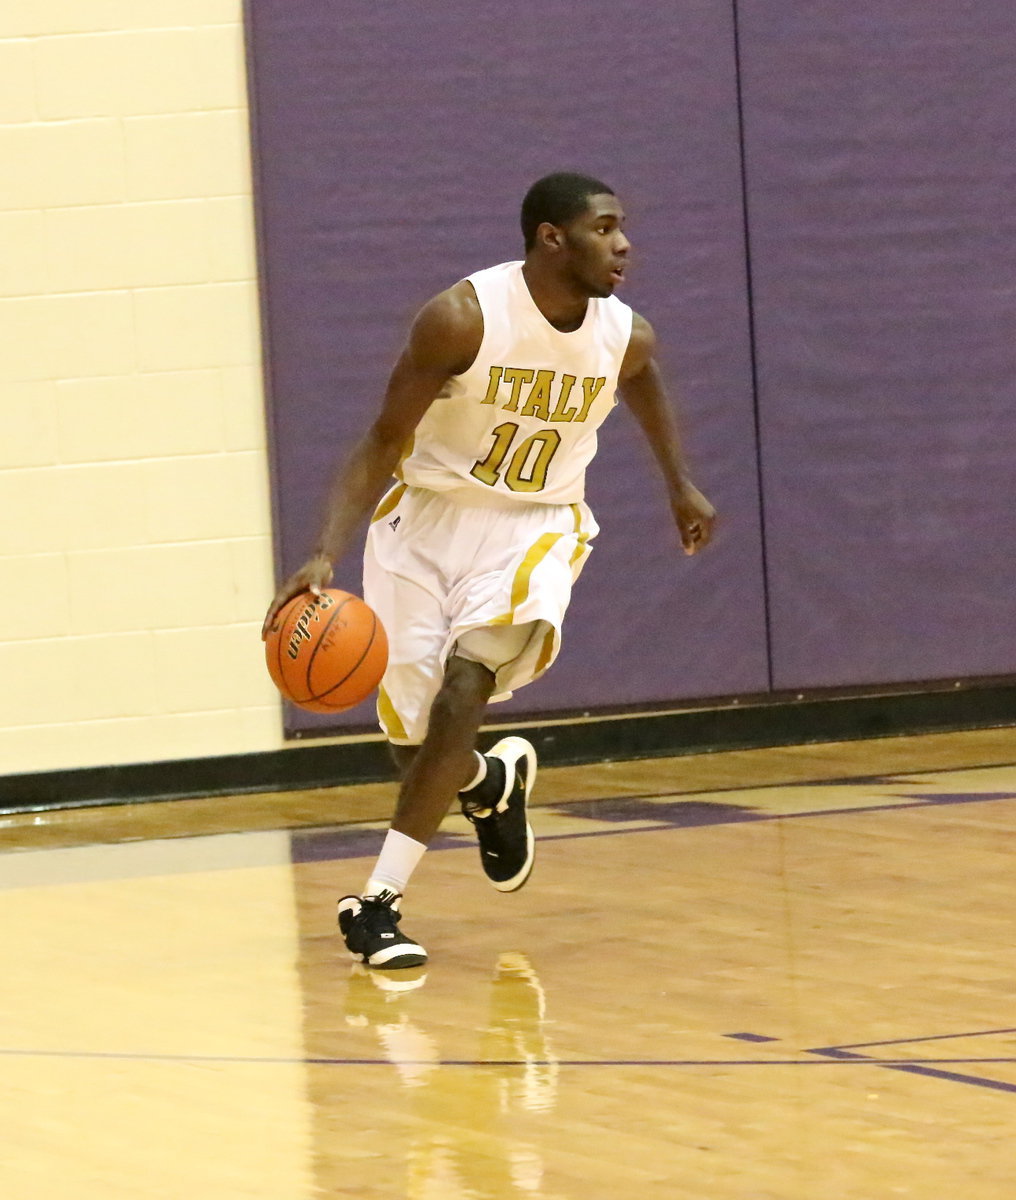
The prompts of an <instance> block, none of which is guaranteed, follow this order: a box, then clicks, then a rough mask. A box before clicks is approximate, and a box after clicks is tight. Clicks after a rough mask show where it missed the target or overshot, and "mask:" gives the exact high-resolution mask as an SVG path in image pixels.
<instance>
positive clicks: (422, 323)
mask: <svg viewBox="0 0 1016 1200" xmlns="http://www.w3.org/2000/svg"><path fill="white" fill-rule="evenodd" d="M482 338H483V317H482V315H481V313H480V306H479V303H478V302H477V300H476V293H475V292H474V291H473V289H472V287H471V286H470V285H469V284H468V283H458V284H456V285H455V286H454V287H452V288H449V289H448V291H446V292H441V293H440V295H438V296H435V297H434V298H433V299H432V300H430V301H428V303H427V304H425V305H424V306H423V308H422V309H421V310H420V312H419V314H418V315H417V317H416V320H415V321H414V322H413V325H412V328H411V329H410V332H409V338H408V340H407V342H406V345H405V348H404V349H403V351H402V353H401V354H400V355H399V358H398V360H397V362H396V363H395V366H394V368H393V369H392V373H391V376H390V378H389V380H388V386H387V388H386V390H385V395H384V400H383V401H382V404H381V408H380V410H379V412H378V414H377V416H376V417H375V419H374V421H373V423H372V424H371V426H370V428H369V429H368V430H367V432H366V433H365V434H364V435H363V437H362V438H360V440H359V441H358V442H357V443H356V445H355V446H354V447H353V449H352V451H351V452H350V454H349V456H348V458H347V459H346V460H345V462H344V463H343V464H342V465H341V466H340V467H339V469H338V470H337V471H336V473H335V476H334V478H333V480H332V484H331V489H330V491H329V495H328V503H327V508H326V512H325V519H324V522H323V524H322V527H321V532H320V535H319V537H318V540H317V543H316V545H315V550H314V554H313V556H312V557H311V558H310V559H308V561H307V562H305V563H304V565H303V566H302V567H301V568H300V569H299V570H298V571H296V572H295V573H294V574H293V575H291V576H290V577H289V578H288V579H287V580H286V581H285V583H283V584H282V586H281V587H280V588H279V590H278V592H276V594H275V598H274V600H273V601H272V603H271V605H270V606H269V609H268V613H267V615H266V617H265V621H264V625H263V627H262V637H263V636H264V635H265V634H266V633H267V631H268V629H269V628H270V626H271V624H272V622H273V621H274V619H275V615H276V613H277V612H278V611H279V609H280V608H282V606H283V605H284V604H285V603H286V601H287V600H289V599H290V598H291V597H293V596H295V595H297V594H298V593H300V592H304V591H308V590H310V591H313V592H316V591H319V590H320V589H321V588H323V587H325V586H327V584H328V583H329V581H330V580H331V577H332V565H333V564H334V563H336V562H337V561H338V560H339V559H340V558H341V557H342V555H343V553H344V552H345V550H346V548H347V546H348V545H349V541H350V539H351V538H352V536H353V534H354V533H355V532H356V529H357V527H358V526H359V524H360V522H361V521H362V520H363V519H364V517H366V516H367V514H368V513H369V512H371V511H372V510H373V508H374V507H375V505H376V504H377V502H378V499H379V498H380V496H381V493H382V492H383V491H384V488H385V486H386V485H387V483H388V481H389V480H390V479H391V477H392V474H393V472H394V471H395V468H396V466H397V465H398V462H399V459H400V457H401V455H402V452H403V450H404V449H405V447H406V444H407V442H408V441H409V439H410V437H411V436H412V434H413V431H414V430H415V429H416V427H417V425H418V424H419V423H420V421H421V419H422V418H423V415H424V413H426V411H427V409H428V408H430V406H431V404H432V403H433V402H434V400H435V399H436V398H437V396H438V394H439V393H440V392H441V389H442V388H443V387H444V385H445V383H446V382H447V381H448V379H449V377H450V376H452V375H460V374H461V373H462V372H463V371H465V370H467V369H468V368H469V366H470V365H471V364H472V362H473V359H475V357H476V355H477V353H478V351H479V349H480V342H481V340H482Z"/></svg>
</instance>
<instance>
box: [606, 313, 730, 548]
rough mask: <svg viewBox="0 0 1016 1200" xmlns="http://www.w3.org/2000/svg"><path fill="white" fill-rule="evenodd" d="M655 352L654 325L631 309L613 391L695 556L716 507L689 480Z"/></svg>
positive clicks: (706, 541)
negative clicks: (637, 430)
mask: <svg viewBox="0 0 1016 1200" xmlns="http://www.w3.org/2000/svg"><path fill="white" fill-rule="evenodd" d="M655 350H656V335H655V333H654V332H653V327H652V326H651V325H650V324H649V322H648V321H647V320H646V319H645V318H644V317H640V316H639V315H638V313H636V314H635V316H634V320H633V322H632V331H631V339H630V341H629V342H628V350H627V352H626V353H625V356H624V361H623V362H622V363H621V371H620V375H619V377H618V391H619V392H620V394H621V399H622V400H623V401H624V402H625V404H627V405H628V407H629V408H630V409H631V411H632V413H633V414H634V416H635V419H636V420H637V421H638V423H639V425H640V427H641V429H642V432H643V433H644V434H645V436H646V439H647V440H648V442H649V445H650V447H651V448H652V451H653V455H654V457H655V458H656V461H657V463H658V464H659V467H660V470H661V471H662V473H663V479H664V482H665V483H666V486H667V495H668V496H669V498H670V508H671V511H672V512H673V514H674V520H675V521H676V522H677V527H678V530H679V531H680V534H681V545H682V546H683V547H684V552H685V554H695V553H696V552H697V551H699V550H701V549H702V547H703V546H707V545H708V544H709V541H710V539H711V537H712V534H713V523H714V521H715V520H716V510H715V509H714V508H713V506H712V505H711V504H710V503H709V501H708V500H707V499H706V498H705V496H703V495H702V493H701V492H700V491H699V490H698V488H697V487H696V486H695V485H694V484H693V483H692V481H691V478H690V475H689V472H688V465H687V463H686V461H685V457H684V450H683V448H682V445H681V435H680V433H679V431H678V428H677V420H676V418H675V416H674V410H673V407H672V406H671V403H670V401H669V400H668V398H667V393H666V391H665V389H664V386H663V378H662V376H661V374H660V368H659V366H658V364H657V362H656V359H655V357H654V353H655Z"/></svg>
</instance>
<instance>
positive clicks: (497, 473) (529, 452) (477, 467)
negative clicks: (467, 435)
mask: <svg viewBox="0 0 1016 1200" xmlns="http://www.w3.org/2000/svg"><path fill="white" fill-rule="evenodd" d="M518 431H519V427H518V425H515V424H513V423H512V422H511V421H506V422H505V423H504V424H503V425H498V427H497V428H496V429H495V430H494V431H493V432H494V445H493V446H491V448H490V453H489V454H488V455H487V457H486V458H485V459H483V461H482V462H477V463H474V464H473V467H472V469H471V470H470V472H469V474H470V475H472V476H473V478H474V479H479V481H480V482H481V483H485V484H486V485H487V486H488V487H495V486H496V485H497V483H498V481H499V480H500V479H501V467H502V465H503V464H504V460H505V459H506V458H507V457H508V451H509V450H510V449H511V447H512V442H514V440H515V435H516V434H517V433H518ZM560 445H561V435H560V434H559V433H558V431H557V430H556V429H544V430H542V431H541V432H540V433H534V434H532V435H531V436H530V437H527V438H526V440H525V441H524V442H520V443H519V445H518V447H517V448H516V450H515V453H514V454H513V455H512V456H511V460H510V461H509V463H508V467H507V470H506V471H505V473H504V481H505V484H506V485H507V486H508V487H509V488H510V489H511V490H512V491H513V492H542V491H543V489H544V488H545V487H546V486H547V471H548V470H549V469H550V460H551V459H552V458H553V457H554V454H555V453H556V451H557V448H558V446H560ZM534 449H535V450H536V456H535V458H534V457H533V451H534ZM530 459H533V461H532V462H530Z"/></svg>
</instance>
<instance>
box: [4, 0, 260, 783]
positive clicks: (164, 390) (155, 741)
mask: <svg viewBox="0 0 1016 1200" xmlns="http://www.w3.org/2000/svg"><path fill="white" fill-rule="evenodd" d="M0 162H2V164H3V168H2V171H0V246H2V247H3V250H2V253H0V387H2V393H0V394H2V397H3V398H2V413H3V420H2V426H0V511H2V513H3V519H2V524H0V681H2V685H0V771H2V773H5V774H6V773H11V772H20V771H44V770H54V769H59V768H68V767H81V766H91V765H95V764H100V763H126V762H148V761H159V760H164V759H174V758H185V757H196V756H203V755H214V754H227V753H237V752H245V751H256V750H267V749H275V748H278V747H279V746H281V744H282V734H281V718H280V709H279V701H278V697H277V695H276V693H275V691H274V689H273V687H272V685H271V682H270V681H269V679H268V677H267V675H266V673H265V671H264V667H263V660H262V657H261V648H260V642H259V638H258V627H259V624H260V620H261V617H262V615H263V612H264V608H265V605H266V602H267V599H268V597H269V596H270V594H271V590H272V571H271V545H270V528H269V499H268V484H267V479H268V475H267V467H266V452H265V431H264V414H263V394H262V386H261V377H260V366H259V359H260V346H259V330H258V317H257V290H256V280H255V256H254V245H253V233H252V200H251V174H250V155H249V135H248V124H247V99H246V84H245V74H244V55H243V29H242V24H241V4H240V0H34V2H33V3H30V4H28V3H26V4H8V5H4V6H3V8H2V10H0Z"/></svg>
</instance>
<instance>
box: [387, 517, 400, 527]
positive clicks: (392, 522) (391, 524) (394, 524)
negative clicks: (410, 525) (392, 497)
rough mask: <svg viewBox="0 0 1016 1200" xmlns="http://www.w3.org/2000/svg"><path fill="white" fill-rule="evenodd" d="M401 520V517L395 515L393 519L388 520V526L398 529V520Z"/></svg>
mask: <svg viewBox="0 0 1016 1200" xmlns="http://www.w3.org/2000/svg"><path fill="white" fill-rule="evenodd" d="M401 520H402V518H401V517H396V518H395V520H394V521H389V522H388V526H389V528H390V529H398V527H399V522H400V521H401Z"/></svg>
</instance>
